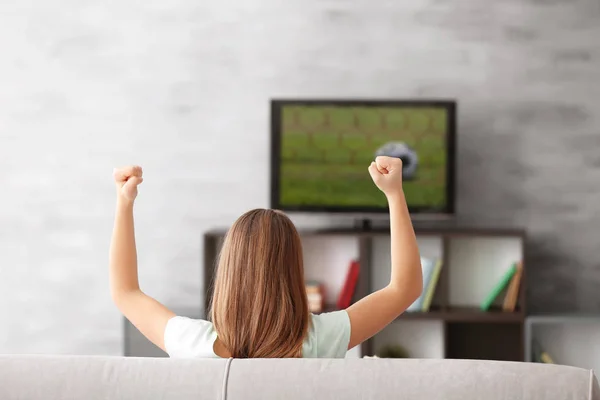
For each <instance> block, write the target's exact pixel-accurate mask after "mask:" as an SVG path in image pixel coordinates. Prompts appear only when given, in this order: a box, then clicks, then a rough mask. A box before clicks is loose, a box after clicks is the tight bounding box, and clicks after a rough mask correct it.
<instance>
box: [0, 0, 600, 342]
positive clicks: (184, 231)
mask: <svg viewBox="0 0 600 400" xmlns="http://www.w3.org/2000/svg"><path fill="white" fill-rule="evenodd" d="M542 3H543V2H533V1H531V2H521V1H520V2H516V1H515V2H512V1H511V2H506V3H505V2H502V3H498V2H492V1H489V2H485V3H481V2H479V1H475V0H462V1H458V2H439V1H428V0H421V1H412V2H397V1H396V2H392V1H383V0H380V1H367V0H361V1H359V0H356V1H339V0H338V1H333V0H328V1H316V0H312V1H310V0H309V1H307V0H304V1H300V0H291V1H286V2H279V1H275V0H262V1H261V2H242V1H237V2H233V1H229V2H198V1H191V0H177V1H170V2H164V1H146V2H137V1H131V0H122V1H119V2H114V1H109V2H106V1H105V2H98V1H90V0H79V1H67V0H46V1H42V0H32V1H27V2H23V1H21V0H3V1H2V2H0V185H1V186H0V321H2V325H1V326H2V328H1V329H0V352H4V353H6V352H9V353H76V354H120V352H121V320H120V316H119V314H118V312H117V311H116V309H115V308H114V307H113V306H112V304H111V302H110V299H109V295H108V286H107V285H108V281H107V253H108V245H109V238H110V233H111V228H112V213H113V205H114V191H113V186H112V182H111V172H112V168H113V166H115V165H121V164H126V163H138V164H140V165H142V166H143V167H144V168H145V182H144V184H143V187H142V190H141V194H140V199H139V202H138V206H137V210H136V222H137V238H138V246H139V254H140V257H139V260H140V275H141V281H142V282H141V283H142V286H143V287H144V289H145V290H146V291H147V292H148V293H150V294H152V295H154V296H155V297H157V298H158V299H159V300H161V301H164V302H166V303H167V304H169V305H172V306H177V307H190V306H193V305H194V304H198V303H199V302H200V295H199V288H200V267H201V264H200V252H201V248H200V238H201V234H202V232H203V230H205V229H207V228H210V227H212V226H215V225H226V224H228V223H230V222H231V221H233V219H234V218H235V217H236V216H237V215H239V214H240V213H241V212H243V211H245V210H246V209H248V208H251V207H259V206H267V205H268V143H269V138H268V135H269V132H268V107H267V106H268V99H269V98H270V97H276V96H321V95H322V96H327V97H336V96H340V97H342V96H359V97H409V96H426V97H429V96H443V97H459V98H460V99H461V101H462V104H461V125H462V130H461V135H462V136H461V150H462V151H463V154H464V156H463V157H462V158H461V160H459V165H460V168H461V171H460V173H461V176H460V180H459V184H460V188H461V194H460V195H459V197H460V200H461V201H462V206H461V209H462V211H464V212H469V213H473V214H475V215H482V214H484V213H486V212H487V211H488V210H489V209H490V208H492V209H494V210H495V211H496V212H497V213H498V214H499V215H500V216H505V217H506V216H514V218H515V219H516V218H519V221H523V218H525V219H524V220H525V221H526V223H528V224H529V225H530V227H532V228H533V229H538V230H539V231H540V232H542V233H544V234H546V233H549V234H552V230H553V229H552V226H550V227H547V226H546V225H544V221H545V219H544V218H540V214H539V213H538V214H536V210H537V209H538V208H537V207H536V206H537V205H539V204H545V202H546V203H547V200H546V197H544V196H543V195H544V194H545V193H550V194H551V193H553V192H552V187H551V185H548V182H551V181H552V179H553V175H554V174H553V172H552V171H553V170H552V167H551V165H552V164H551V163H550V164H548V163H547V162H546V161H545V159H542V158H537V162H535V163H533V162H531V161H530V156H531V155H535V153H536V152H537V147H538V146H539V143H538V140H539V139H536V138H537V137H538V136H535V135H534V133H535V132H536V128H535V123H538V122H540V121H546V120H547V119H548V118H549V117H548V116H550V119H552V118H554V120H553V121H554V124H548V126H546V125H542V127H543V129H544V131H545V134H546V136H544V138H545V139H544V140H547V143H550V144H549V145H548V146H550V147H548V148H549V154H550V156H552V155H553V154H554V155H555V156H556V155H558V154H560V147H561V146H562V145H563V144H564V140H561V139H560V138H561V137H563V134H564V132H566V131H568V132H570V134H571V135H572V136H571V137H577V138H580V140H581V141H580V142H578V143H580V144H579V145H578V146H577V147H575V149H576V150H577V151H579V154H580V155H581V158H582V160H586V161H585V162H589V164H590V167H586V168H587V170H586V171H590V170H592V169H593V174H594V175H593V177H597V178H600V161H598V159H597V158H594V157H595V156H594V154H595V153H593V152H592V150H588V149H589V148H590V147H591V144H592V141H593V139H592V137H594V138H597V136H591V135H596V134H597V133H598V131H599V130H598V127H599V126H600V121H599V119H598V118H599V115H600V114H599V113H598V112H597V111H599V110H598V104H600V102H599V101H597V100H598V98H599V97H600V89H599V86H598V83H597V82H600V79H599V78H600V72H598V71H599V70H600V67H599V65H600V51H599V48H598V44H596V43H597V40H596V39H594V38H597V37H598V35H599V28H598V25H597V23H596V21H597V20H598V18H597V17H598V15H599V11H598V3H597V1H596V0H579V1H577V2H575V3H572V2H564V4H563V3H562V2H552V3H548V4H542ZM561 54H562V55H561ZM558 97H562V98H564V100H563V101H560V102H558V103H557V102H556V100H557V98H558ZM553 101H554V102H553ZM544 102H545V103H544ZM540 104H542V105H540ZM544 104H545V105H546V106H547V107H546V106H544ZM544 107H546V108H544ZM547 110H549V111H547ZM561 110H562V112H563V114H561V115H562V117H560V118H559V117H556V116H555V114H556V113H560V112H561ZM593 111H595V112H593ZM545 112H546V114H545ZM548 113H549V114H548ZM578 116H579V117H578ZM569 118H571V119H569ZM488 134H489V135H492V136H493V138H492V137H491V136H486V135H488ZM521 134H523V135H524V136H518V135H521ZM532 135H533V136H532ZM587 137H589V139H585V138H587ZM581 138H583V139H581ZM585 140H589V142H586V141H585ZM552 143H554V144H556V146H555V147H552ZM594 143H595V142H594ZM502 146H505V151H504V150H499V149H500V148H502ZM593 151H595V152H597V147H595V150H593ZM586 157H587V158H586ZM590 160H591V161H590ZM583 162H584V161H581V163H583ZM573 163H574V164H573ZM571 164H573V165H571ZM568 165H570V168H572V169H573V170H574V171H575V170H580V168H582V167H581V165H583V164H580V163H579V161H573V162H570V163H569V164H568ZM586 165H587V164H586ZM471 167H473V168H471ZM510 168H512V170H514V171H513V172H514V173H513V174H512V175H511V173H510V171H511V170H510ZM590 173H591V172H590ZM488 174H489V175H488ZM525 174H527V175H526V177H528V178H529V179H532V180H534V181H535V182H534V183H535V184H537V186H535V191H532V192H530V193H529V194H527V195H524V194H522V193H524V189H523V188H522V187H521V186H518V187H515V185H517V184H521V183H522V182H523V181H522V177H521V175H523V176H525ZM591 181H593V180H592V177H591V176H587V177H586V180H585V181H584V180H583V178H581V180H580V181H579V182H580V183H579V185H576V184H575V185H574V189H572V190H577V189H578V188H579V189H581V188H585V187H589V182H591ZM598 181H600V180H595V182H598ZM498 188H502V189H498ZM589 190H592V189H591V188H590V189H589ZM475 193H477V194H478V196H475ZM594 193H595V194H596V195H598V194H599V193H598V191H595V192H594ZM588 203H589V204H588ZM588 203H586V207H587V208H584V209H582V210H583V211H581V212H582V213H583V214H582V215H584V216H586V218H587V219H584V220H583V221H579V220H577V219H576V218H578V217H571V219H570V221H571V222H572V225H567V226H566V229H570V231H569V232H570V233H571V234H575V232H576V231H577V229H584V230H591V226H592V222H593V221H594V220H593V219H592V220H590V218H595V224H596V226H597V222H600V221H598V217H597V216H596V217H594V216H593V215H600V213H597V214H593V210H594V208H593V207H595V206H594V204H598V202H596V203H592V202H588ZM558 206H560V204H559V205H558ZM555 208H556V207H555ZM544 215H545V214H544ZM567 218H569V217H567ZM577 221H579V222H577ZM558 240H559V242H560V243H561V244H563V245H565V246H568V245H569V244H570V243H572V242H573V241H574V240H575V239H573V240H562V241H561V239H558ZM578 243H579V244H580V250H581V251H583V252H584V253H585V255H586V257H587V259H588V260H590V259H591V255H592V254H596V248H595V247H593V246H592V244H591V239H587V241H585V240H584V241H583V242H581V241H579V242H578ZM575 256H576V254H575V255H573V257H575ZM567 258H568V257H567ZM571 261H572V259H570V258H568V262H571ZM577 262H579V261H577ZM593 276H594V277H595V278H596V279H597V277H598V274H597V273H596V274H594V275H593ZM540 277H541V279H544V275H543V273H542V274H541V275H540ZM587 281H589V279H587ZM546 287H547V286H546ZM590 292H591V291H590ZM540 293H541V294H542V295H545V296H547V297H548V298H553V296H551V295H552V291H551V290H550V292H548V291H547V290H546V289H544V291H543V292H540ZM534 296H535V293H534ZM540 299H541V297H540ZM565 301H567V302H568V301H569V300H565Z"/></svg>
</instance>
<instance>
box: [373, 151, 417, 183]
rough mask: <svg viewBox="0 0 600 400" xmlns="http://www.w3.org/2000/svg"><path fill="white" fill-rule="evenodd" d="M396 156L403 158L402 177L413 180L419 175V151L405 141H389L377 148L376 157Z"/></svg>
mask: <svg viewBox="0 0 600 400" xmlns="http://www.w3.org/2000/svg"><path fill="white" fill-rule="evenodd" d="M378 156H387V157H396V158H399V159H401V160H402V179H405V180H412V179H415V177H416V175H417V167H418V165H419V157H418V156H417V152H416V151H415V150H414V149H412V148H411V147H410V146H409V145H407V144H406V143H404V142H388V143H386V144H384V145H383V146H381V147H380V148H378V149H377V151H376V152H375V157H378Z"/></svg>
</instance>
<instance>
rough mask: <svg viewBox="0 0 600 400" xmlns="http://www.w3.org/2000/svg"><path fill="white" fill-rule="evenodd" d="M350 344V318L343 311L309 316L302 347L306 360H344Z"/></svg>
mask: <svg viewBox="0 0 600 400" xmlns="http://www.w3.org/2000/svg"><path fill="white" fill-rule="evenodd" d="M349 343H350V317H349V316H348V313H347V312H346V311H345V310H340V311H334V312H329V313H323V314H318V315H315V314H311V325H310V327H309V331H308V336H307V338H306V340H305V343H304V347H303V356H304V357H306V358H344V357H345V356H346V352H347V351H348V344H349Z"/></svg>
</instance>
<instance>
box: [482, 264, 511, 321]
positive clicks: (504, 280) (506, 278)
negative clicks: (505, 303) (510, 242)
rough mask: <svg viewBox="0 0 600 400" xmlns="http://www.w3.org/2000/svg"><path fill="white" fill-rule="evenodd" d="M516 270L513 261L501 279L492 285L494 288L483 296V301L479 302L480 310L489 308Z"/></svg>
mask: <svg viewBox="0 0 600 400" xmlns="http://www.w3.org/2000/svg"><path fill="white" fill-rule="evenodd" d="M515 272H517V263H514V264H513V265H511V266H510V268H509V269H508V270H507V271H506V272H505V273H504V275H503V276H502V279H500V281H499V282H498V283H497V284H496V286H494V289H493V290H492V291H491V292H490V294H489V295H488V297H486V298H485V300H484V301H483V303H481V310H482V311H487V310H489V309H490V306H491V305H492V304H493V303H494V300H496V297H498V295H499V294H500V293H501V292H502V291H503V290H504V288H505V287H506V286H507V285H508V284H509V283H510V280H511V279H512V277H513V275H514V274H515Z"/></svg>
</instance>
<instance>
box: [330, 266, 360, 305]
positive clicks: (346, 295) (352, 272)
mask: <svg viewBox="0 0 600 400" xmlns="http://www.w3.org/2000/svg"><path fill="white" fill-rule="evenodd" d="M359 272H360V265H359V263H358V261H356V260H352V262H351V263H350V267H349V268H348V274H347V275H346V281H345V282H344V287H342V291H341V292H340V296H339V298H338V301H337V304H336V306H337V308H338V309H339V310H345V309H346V308H348V307H350V304H352V297H353V296H354V291H355V289H356V284H357V283H358V275H359Z"/></svg>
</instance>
